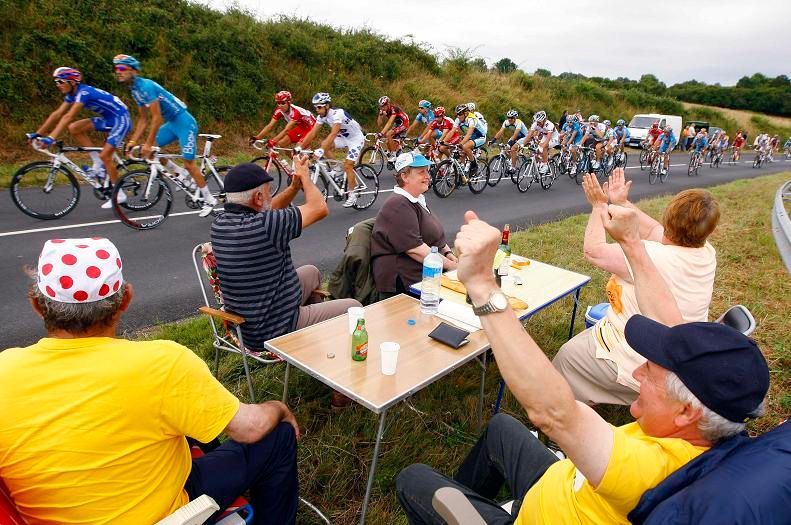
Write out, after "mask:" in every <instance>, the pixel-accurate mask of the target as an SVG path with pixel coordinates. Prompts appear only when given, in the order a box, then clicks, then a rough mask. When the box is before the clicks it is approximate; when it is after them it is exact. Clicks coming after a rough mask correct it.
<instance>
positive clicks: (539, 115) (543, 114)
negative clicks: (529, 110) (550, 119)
mask: <svg viewBox="0 0 791 525" xmlns="http://www.w3.org/2000/svg"><path fill="white" fill-rule="evenodd" d="M546 119H547V112H546V111H539V112H538V113H536V114H535V115H533V122H541V121H542V120H546Z"/></svg>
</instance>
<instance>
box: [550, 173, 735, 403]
mask: <svg viewBox="0 0 791 525" xmlns="http://www.w3.org/2000/svg"><path fill="white" fill-rule="evenodd" d="M582 184H583V188H584V190H585V196H586V197H587V198H588V201H589V202H590V204H591V206H592V207H593V209H592V211H591V214H590V218H589V219H588V225H587V227H586V228H585V241H584V254H585V258H586V259H587V260H588V261H589V262H590V263H592V264H593V265H594V266H596V267H597V268H601V269H602V270H605V271H607V272H610V273H611V274H612V275H611V276H610V280H609V281H608V282H607V289H606V291H607V299H608V301H609V303H610V306H609V308H608V309H607V314H606V315H605V316H604V317H603V318H602V319H601V320H600V321H599V322H597V323H596V324H595V325H594V326H592V327H591V328H589V329H587V330H584V331H583V332H580V333H579V334H577V335H576V336H575V337H574V338H573V339H571V340H570V341H568V342H566V343H565V344H564V345H563V346H562V347H561V348H560V351H558V353H557V355H556V356H555V358H554V360H553V361H552V363H553V364H554V365H555V368H557V369H558V371H560V373H561V374H563V377H564V378H565V379H566V381H568V383H569V385H570V386H571V391H572V392H573V393H574V397H575V398H576V399H577V400H579V401H582V402H584V403H589V404H601V403H605V404H618V405H628V404H630V403H631V402H632V401H634V400H635V399H637V395H638V393H639V391H640V385H639V382H638V381H637V380H636V379H635V378H634V374H633V373H634V371H635V370H636V369H637V368H638V367H639V366H640V365H641V364H643V363H644V362H645V358H644V357H643V356H641V355H640V353H639V352H636V351H635V350H634V349H632V348H631V347H630V345H629V342H628V341H627V340H626V339H625V338H624V330H625V326H626V323H627V321H628V320H629V318H630V317H631V316H632V315H634V314H638V313H641V310H640V309H639V308H638V305H637V301H636V299H635V284H634V279H633V278H632V275H631V272H630V270H629V265H628V263H627V262H626V259H625V257H624V253H623V249H622V248H621V246H619V245H618V243H608V242H607V235H606V233H605V231H604V226H603V224H602V220H601V210H602V209H603V208H606V207H607V201H608V198H609V201H610V202H612V203H613V204H617V205H620V206H625V207H629V208H631V209H633V210H634V211H635V213H636V214H637V216H638V218H639V223H640V238H641V239H642V242H643V244H644V245H645V249H646V251H647V252H648V254H649V256H650V257H651V260H652V261H653V263H654V265H655V266H656V268H657V271H659V273H660V275H661V276H662V277H663V278H664V280H665V282H667V285H668V288H669V290H670V292H671V294H672V295H673V298H674V299H675V302H676V303H677V304H678V308H679V310H680V311H681V316H682V317H683V318H684V320H685V321H686V322H693V321H708V317H709V304H710V303H711V295H712V292H713V290H714V273H715V271H716V269H717V257H716V254H715V252H714V248H713V247H712V246H711V244H709V242H708V238H709V236H710V235H711V234H712V233H713V232H714V229H715V228H716V227H717V223H718V222H719V218H720V209H719V205H718V204H717V201H716V200H715V199H714V197H713V196H712V195H711V194H710V193H709V192H708V191H706V190H703V189H689V190H684V191H682V192H680V193H678V194H677V195H676V196H675V197H673V198H672V199H671V200H670V203H669V204H668V205H667V208H665V211H664V214H663V217H662V223H661V224H660V223H659V222H657V221H656V220H654V219H653V218H651V217H650V216H649V215H647V214H645V213H643V212H642V211H640V210H639V209H638V208H637V206H635V205H634V204H631V203H630V202H629V200H628V195H629V188H630V186H631V181H629V182H627V181H626V179H625V178H624V170H623V168H618V169H615V170H613V173H612V175H611V176H610V181H609V183H608V184H606V185H605V187H604V189H602V187H601V186H599V182H598V180H597V179H596V177H595V176H585V177H584V179H583V183H582ZM642 313H644V312H642Z"/></svg>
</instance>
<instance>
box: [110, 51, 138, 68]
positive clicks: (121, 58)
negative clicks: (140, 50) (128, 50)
mask: <svg viewBox="0 0 791 525" xmlns="http://www.w3.org/2000/svg"><path fill="white" fill-rule="evenodd" d="M118 64H121V65H124V66H129V67H131V68H132V69H134V70H135V71H140V61H138V60H137V59H136V58H135V57H133V56H131V55H115V56H114V57H113V65H114V66H116V65H118Z"/></svg>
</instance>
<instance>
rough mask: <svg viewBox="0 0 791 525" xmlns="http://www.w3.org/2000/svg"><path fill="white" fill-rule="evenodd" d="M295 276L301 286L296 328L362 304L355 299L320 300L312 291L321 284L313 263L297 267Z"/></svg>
mask: <svg viewBox="0 0 791 525" xmlns="http://www.w3.org/2000/svg"><path fill="white" fill-rule="evenodd" d="M297 277H298V278H299V286H300V287H301V288H302V300H301V301H300V303H299V304H300V307H299V319H298V320H297V330H299V329H300V328H305V327H306V326H310V325H314V324H316V323H320V322H322V321H326V320H327V319H332V318H333V317H337V316H339V315H341V314H345V313H346V310H348V309H349V308H351V307H353V306H362V304H360V302H359V301H357V300H355V299H336V300H334V301H324V302H321V299H322V298H321V297H320V296H317V295H315V294H314V293H313V291H314V290H316V289H317V288H318V287H319V286H321V272H319V269H318V268H316V267H315V266H313V265H310V264H308V265H305V266H300V267H299V268H297Z"/></svg>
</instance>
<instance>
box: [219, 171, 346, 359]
mask: <svg viewBox="0 0 791 525" xmlns="http://www.w3.org/2000/svg"><path fill="white" fill-rule="evenodd" d="M294 166H295V169H294V176H293V178H292V180H291V184H289V185H288V187H286V188H285V189H284V190H283V191H282V192H281V193H279V194H278V195H276V196H275V197H272V196H271V194H270V185H269V183H270V182H271V181H272V177H270V176H269V174H268V173H267V172H266V171H265V170H264V169H263V168H261V167H260V166H257V165H256V164H252V163H250V164H239V165H237V166H235V167H233V168H232V169H231V170H230V171H229V172H228V175H226V176H225V194H226V204H225V211H224V213H222V214H220V215H219V216H218V217H216V218H215V219H214V222H213V223H212V226H211V241H212V248H213V250H214V256H215V258H216V259H217V274H218V276H219V278H220V289H221V290H222V295H223V300H224V302H225V306H226V308H227V309H228V310H229V311H230V312H233V313H235V314H237V315H241V316H242V317H244V318H245V322H244V324H242V335H243V337H244V344H245V346H246V347H248V348H249V349H251V350H258V351H261V350H263V349H264V343H265V342H266V341H267V340H268V339H272V338H274V337H278V336H280V335H283V334H285V333H288V332H291V331H294V330H297V329H300V328H304V327H306V326H310V325H312V324H316V323H319V322H321V321H324V320H326V319H330V318H332V317H336V316H338V315H341V314H343V313H345V312H346V310H348V309H349V308H350V307H352V306H361V305H360V303H359V302H358V301H355V300H354V299H338V300H335V301H326V302H321V297H317V296H315V294H314V293H313V292H314V291H315V290H316V289H317V288H318V287H319V286H320V285H321V274H320V273H319V270H318V268H316V267H315V266H312V265H305V266H300V267H299V268H296V269H295V268H294V263H293V261H292V260H291V247H290V246H289V243H290V242H291V241H292V240H293V239H296V238H297V237H299V236H300V235H301V234H302V230H304V229H306V228H309V227H310V226H311V225H313V224H315V223H317V222H318V221H320V220H322V219H323V218H324V217H326V216H327V213H328V210H327V203H326V202H325V200H324V196H323V195H322V194H321V191H319V189H318V188H317V187H316V185H315V184H314V183H313V181H312V180H311V178H310V174H309V173H308V159H307V158H306V157H303V156H297V157H295V159H294ZM300 190H301V191H302V192H303V193H304V194H305V203H304V204H302V205H301V206H292V205H291V202H292V201H293V200H294V197H296V196H297V193H299V192H300Z"/></svg>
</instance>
